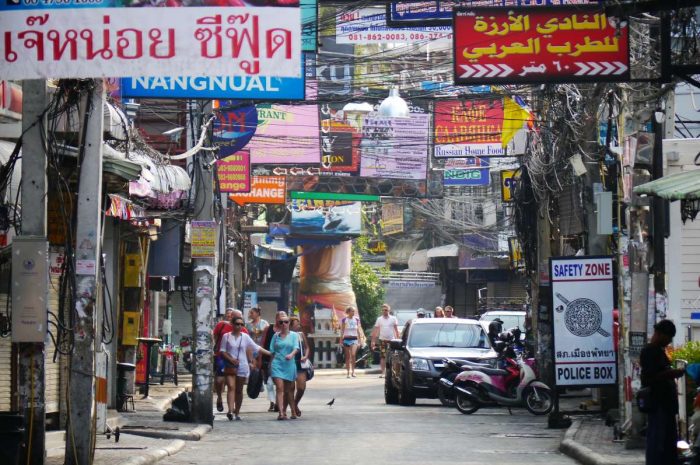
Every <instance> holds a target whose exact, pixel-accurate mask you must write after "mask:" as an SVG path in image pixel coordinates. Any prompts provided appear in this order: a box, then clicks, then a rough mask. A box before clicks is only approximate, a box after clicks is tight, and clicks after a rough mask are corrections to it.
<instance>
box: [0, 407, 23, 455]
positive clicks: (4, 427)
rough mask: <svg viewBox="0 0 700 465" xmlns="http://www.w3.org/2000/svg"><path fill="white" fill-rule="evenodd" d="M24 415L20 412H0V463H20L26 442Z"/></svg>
mask: <svg viewBox="0 0 700 465" xmlns="http://www.w3.org/2000/svg"><path fill="white" fill-rule="evenodd" d="M23 425H24V417H23V416H22V415H20V414H19V413H18V412H0V463H2V464H7V465H19V463H20V460H19V459H20V454H21V451H22V446H23V443H24V426H23Z"/></svg>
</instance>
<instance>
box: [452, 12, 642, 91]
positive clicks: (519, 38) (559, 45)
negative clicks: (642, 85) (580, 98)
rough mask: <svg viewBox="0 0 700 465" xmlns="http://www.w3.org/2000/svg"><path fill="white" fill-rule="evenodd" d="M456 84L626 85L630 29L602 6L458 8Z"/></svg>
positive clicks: (455, 42) (455, 51) (455, 24)
mask: <svg viewBox="0 0 700 465" xmlns="http://www.w3.org/2000/svg"><path fill="white" fill-rule="evenodd" d="M454 31H455V38H454V71H455V84H460V85H470V84H486V83H488V84H518V83H523V84H524V83H530V84H539V83H546V82H605V81H628V80H629V79H630V71H629V46H628V44H629V27H628V25H627V22H626V21H621V20H620V18H616V17H612V16H608V15H606V14H605V12H604V10H603V9H601V8H600V7H598V6H586V5H579V6H563V7H539V8H530V7H513V8H470V7H464V8H462V7H460V8H455V9H454Z"/></svg>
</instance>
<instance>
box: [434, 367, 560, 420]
mask: <svg viewBox="0 0 700 465" xmlns="http://www.w3.org/2000/svg"><path fill="white" fill-rule="evenodd" d="M502 360H504V362H505V368H503V369H501V368H486V367H475V366H464V367H462V369H463V370H464V369H465V368H466V370H464V371H462V372H461V373H459V374H458V375H457V377H456V378H455V380H454V382H451V381H450V380H448V379H445V378H442V379H440V383H442V385H443V386H445V387H448V388H450V389H451V390H452V392H453V393H454V396H455V406H456V407H457V410H459V411H460V412H462V413H464V414H471V413H474V412H476V411H477V410H479V409H480V408H481V407H483V406H493V405H502V406H505V407H508V408H509V409H510V407H523V406H524V407H525V408H527V409H528V411H529V412H530V413H532V414H533V415H546V414H548V413H549V412H550V411H551V410H552V408H553V407H554V400H553V398H552V391H551V389H550V388H549V386H547V385H546V384H544V383H543V382H542V381H539V380H538V379H537V375H536V374H535V370H534V368H533V367H534V363H535V360H534V359H532V358H528V359H523V356H522V354H517V355H516V356H515V358H503V359H502Z"/></svg>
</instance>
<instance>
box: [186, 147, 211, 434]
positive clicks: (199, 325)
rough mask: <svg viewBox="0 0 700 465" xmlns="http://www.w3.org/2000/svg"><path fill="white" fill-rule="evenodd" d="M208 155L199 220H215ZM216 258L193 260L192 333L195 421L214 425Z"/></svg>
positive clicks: (201, 159)
mask: <svg viewBox="0 0 700 465" xmlns="http://www.w3.org/2000/svg"><path fill="white" fill-rule="evenodd" d="M207 154H208V152H200V153H199V154H198V155H195V156H196V157H198V159H196V160H194V162H193V164H192V169H193V170H194V173H195V176H194V179H195V183H196V184H195V198H194V211H195V218H194V220H195V221H203V222H213V221H214V209H213V203H214V189H213V168H212V167H211V166H210V165H209V164H208V163H207V158H208V157H207ZM216 269H217V267H216V257H213V258H209V257H206V258H204V257H203V258H196V257H192V277H193V283H192V288H193V290H194V295H195V299H194V308H193V309H192V334H193V336H194V353H193V356H194V373H193V375H192V406H191V413H192V421H194V422H196V423H208V424H210V425H212V424H213V423H214V413H213V411H212V384H213V383H212V381H213V379H214V371H213V367H212V362H211V360H212V357H211V355H212V350H213V344H212V334H211V333H212V328H213V322H214V314H215V309H216V295H215V291H216Z"/></svg>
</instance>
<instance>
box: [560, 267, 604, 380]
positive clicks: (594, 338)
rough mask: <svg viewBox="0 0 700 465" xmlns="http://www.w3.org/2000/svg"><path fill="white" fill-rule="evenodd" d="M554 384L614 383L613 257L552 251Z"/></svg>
mask: <svg viewBox="0 0 700 465" xmlns="http://www.w3.org/2000/svg"><path fill="white" fill-rule="evenodd" d="M549 265H550V277H551V285H552V307H553V318H552V321H553V325H554V329H553V333H552V334H553V335H554V373H555V381H556V384H557V386H596V385H601V384H615V383H616V381H617V368H616V367H617V363H616V356H615V346H614V341H613V308H614V306H615V304H614V300H613V260H612V257H556V258H555V257H552V258H551V259H550V261H549Z"/></svg>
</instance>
